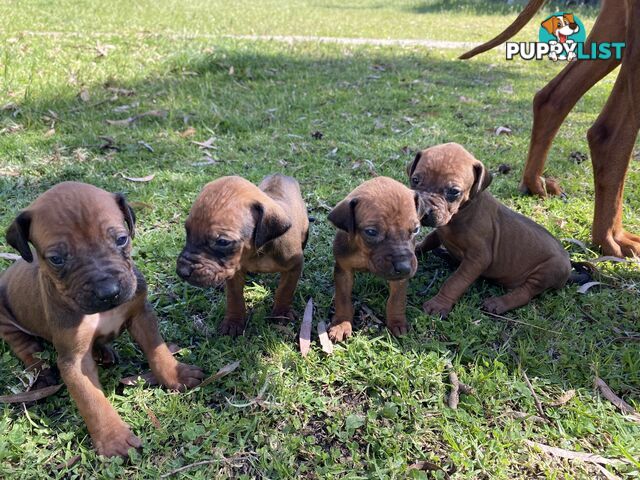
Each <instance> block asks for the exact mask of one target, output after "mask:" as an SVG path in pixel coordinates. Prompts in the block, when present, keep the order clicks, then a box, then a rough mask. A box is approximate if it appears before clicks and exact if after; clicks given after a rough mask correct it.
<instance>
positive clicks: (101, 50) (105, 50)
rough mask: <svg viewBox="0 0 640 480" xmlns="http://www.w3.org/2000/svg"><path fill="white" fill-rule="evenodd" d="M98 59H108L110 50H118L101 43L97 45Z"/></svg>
mask: <svg viewBox="0 0 640 480" xmlns="http://www.w3.org/2000/svg"><path fill="white" fill-rule="evenodd" d="M95 48H96V57H106V56H107V55H109V50H111V49H113V48H116V47H114V46H113V45H102V44H101V43H99V42H98V43H97V44H96V47H95Z"/></svg>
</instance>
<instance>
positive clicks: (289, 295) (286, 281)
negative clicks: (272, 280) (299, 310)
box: [271, 259, 302, 321]
mask: <svg viewBox="0 0 640 480" xmlns="http://www.w3.org/2000/svg"><path fill="white" fill-rule="evenodd" d="M301 274H302V259H301V260H300V261H298V262H296V266H295V267H294V268H293V269H291V270H289V271H287V272H282V273H281V274H280V282H279V283H278V289H277V290H276V298H275V301H274V303H273V310H271V318H274V319H279V318H281V319H286V320H288V321H294V320H295V319H296V316H295V313H294V312H293V310H292V309H291V304H292V303H293V296H294V295H295V293H296V287H297V286H298V280H300V275H301Z"/></svg>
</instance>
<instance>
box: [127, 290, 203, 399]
mask: <svg viewBox="0 0 640 480" xmlns="http://www.w3.org/2000/svg"><path fill="white" fill-rule="evenodd" d="M129 334H130V335H131V337H132V338H133V339H134V340H135V342H136V343H137V344H138V345H140V348H142V351H143V352H144V354H145V356H146V357H147V359H148V360H149V366H150V367H151V371H152V372H153V374H154V375H155V377H156V378H157V379H158V381H159V382H160V383H161V384H162V385H164V386H165V387H167V388H170V389H172V390H184V389H185V388H193V387H195V386H197V385H199V384H200V382H202V379H203V378H204V373H202V370H201V369H200V368H198V367H196V366H193V365H186V364H184V363H180V362H178V361H177V360H176V359H175V357H174V356H173V355H172V354H171V352H170V351H169V347H167V344H166V343H165V341H164V340H163V339H162V336H161V335H160V331H159V330H158V318H157V317H156V314H155V313H154V311H153V308H152V307H151V305H149V303H148V302H146V301H145V302H144V305H142V306H141V308H140V310H139V311H138V312H136V313H135V314H134V315H133V316H132V317H131V321H130V322H129Z"/></svg>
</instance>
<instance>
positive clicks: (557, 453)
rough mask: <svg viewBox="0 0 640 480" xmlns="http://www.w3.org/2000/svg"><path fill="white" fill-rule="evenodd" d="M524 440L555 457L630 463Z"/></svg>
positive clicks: (600, 462)
mask: <svg viewBox="0 0 640 480" xmlns="http://www.w3.org/2000/svg"><path fill="white" fill-rule="evenodd" d="M524 442H525V443H526V444H527V445H529V446H530V447H535V448H538V449H540V450H541V451H542V452H544V453H548V454H549V455H552V456H554V457H559V458H566V459H568V460H579V461H581V462H585V463H599V464H601V465H620V464H621V463H630V462H629V460H627V459H626V458H621V459H611V458H605V457H601V456H600V455H596V454H593V453H585V452H574V451H572V450H565V449H564V448H558V447H551V446H549V445H544V444H542V443H538V442H533V441H531V440H525V441H524Z"/></svg>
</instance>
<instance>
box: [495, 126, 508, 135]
mask: <svg viewBox="0 0 640 480" xmlns="http://www.w3.org/2000/svg"><path fill="white" fill-rule="evenodd" d="M495 133H496V135H503V134H504V135H511V129H510V128H509V127H498V128H496V132H495Z"/></svg>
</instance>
